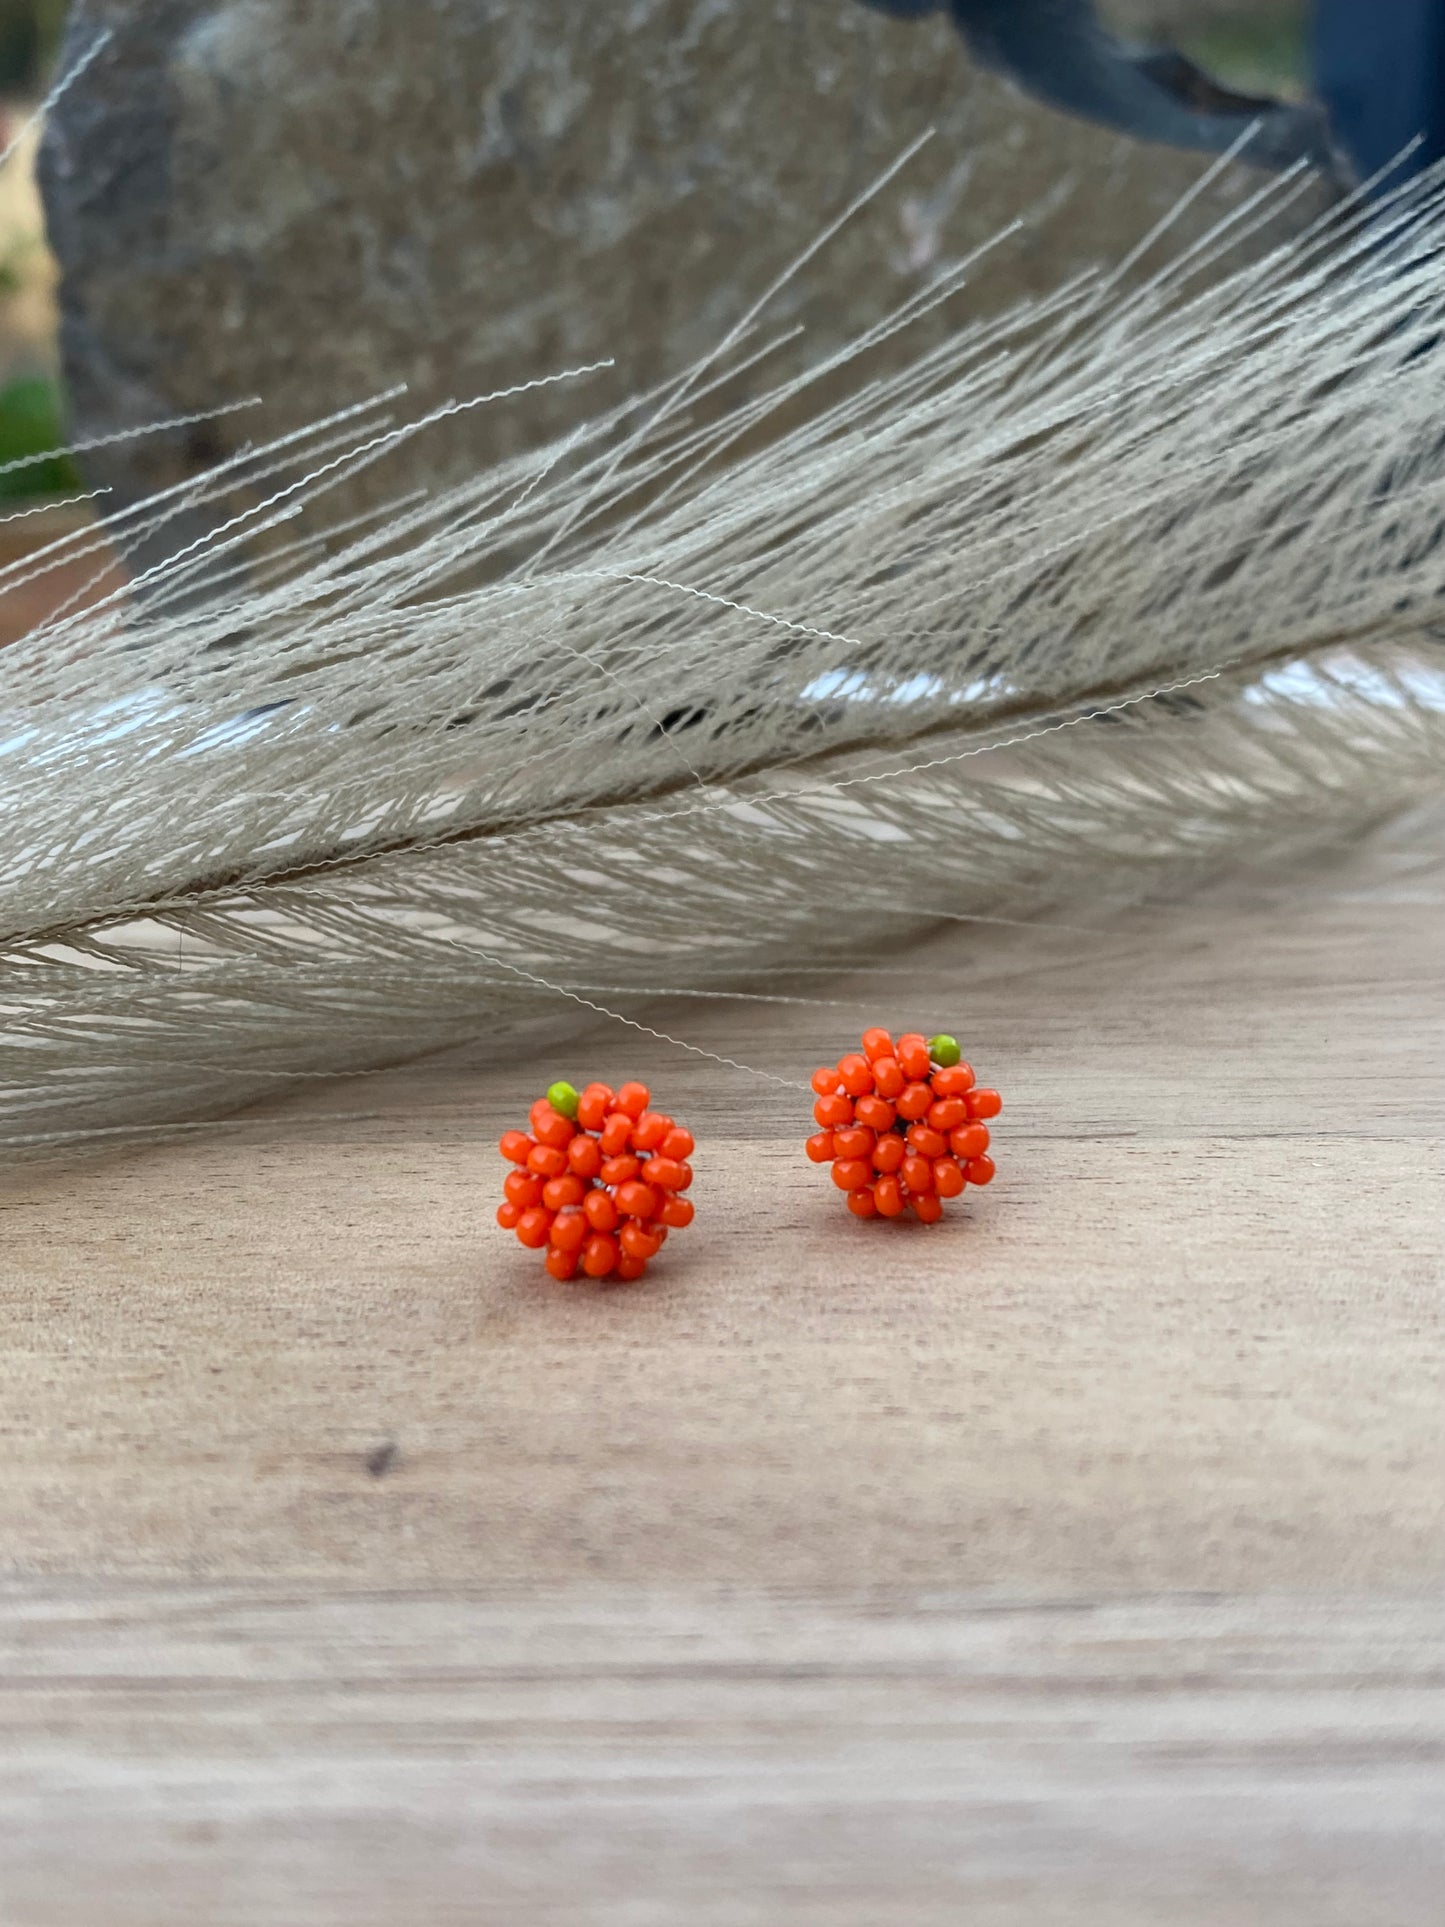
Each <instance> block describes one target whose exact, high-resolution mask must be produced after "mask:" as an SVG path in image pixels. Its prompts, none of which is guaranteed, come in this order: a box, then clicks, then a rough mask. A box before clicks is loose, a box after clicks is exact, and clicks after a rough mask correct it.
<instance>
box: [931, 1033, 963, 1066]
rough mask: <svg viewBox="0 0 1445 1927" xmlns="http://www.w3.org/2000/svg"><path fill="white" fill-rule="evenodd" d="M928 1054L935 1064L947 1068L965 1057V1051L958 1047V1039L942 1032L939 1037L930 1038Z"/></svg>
mask: <svg viewBox="0 0 1445 1927" xmlns="http://www.w3.org/2000/svg"><path fill="white" fill-rule="evenodd" d="M928 1055H929V1056H930V1057H931V1058H932V1059H933V1061H934V1063H935V1064H941V1065H942V1066H943V1067H944V1069H945V1070H946V1069H948V1068H950V1067H951V1066H952V1065H954V1064H957V1063H959V1062H961V1060H962V1058H963V1052H962V1051H961V1050H960V1049H959V1047H958V1039H957V1038H956V1037H947V1036H945V1035H943V1033H942V1032H940V1033H939V1035H938V1036H937V1037H930V1038H929V1040H928Z"/></svg>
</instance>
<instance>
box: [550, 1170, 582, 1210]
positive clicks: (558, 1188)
mask: <svg viewBox="0 0 1445 1927" xmlns="http://www.w3.org/2000/svg"><path fill="white" fill-rule="evenodd" d="M586 1190H587V1187H586V1185H585V1184H584V1183H583V1182H582V1180H581V1178H579V1177H578V1176H577V1174H576V1172H575V1171H564V1172H563V1173H562V1175H561V1177H560V1178H548V1180H547V1182H546V1183H545V1184H544V1185H543V1186H542V1202H543V1204H545V1205H546V1207H547V1209H548V1210H549V1211H561V1210H562V1209H563V1208H564V1207H565V1206H567V1205H569V1204H581V1202H582V1199H583V1196H584V1195H585V1193H586Z"/></svg>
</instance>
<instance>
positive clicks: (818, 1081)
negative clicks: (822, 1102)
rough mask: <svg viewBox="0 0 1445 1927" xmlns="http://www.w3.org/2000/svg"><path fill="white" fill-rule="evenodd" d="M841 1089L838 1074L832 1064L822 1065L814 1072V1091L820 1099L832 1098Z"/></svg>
mask: <svg viewBox="0 0 1445 1927" xmlns="http://www.w3.org/2000/svg"><path fill="white" fill-rule="evenodd" d="M841 1088H842V1086H841V1082H840V1079H839V1077H838V1073H837V1071H836V1070H835V1069H834V1068H833V1066H832V1065H831V1064H820V1065H819V1066H818V1068H817V1070H815V1071H814V1072H813V1089H814V1090H815V1091H816V1092H817V1093H818V1095H819V1097H832V1095H833V1094H834V1092H835V1091H837V1090H839V1089H841Z"/></svg>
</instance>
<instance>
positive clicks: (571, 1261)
mask: <svg viewBox="0 0 1445 1927" xmlns="http://www.w3.org/2000/svg"><path fill="white" fill-rule="evenodd" d="M545 1263H546V1266H547V1270H548V1272H549V1273H550V1274H551V1276H552V1277H554V1278H556V1279H557V1280H559V1282H560V1283H562V1284H566V1282H567V1280H568V1279H569V1278H575V1277H576V1276H577V1253H576V1251H575V1250H573V1248H572V1247H571V1246H570V1245H569V1246H567V1247H565V1248H564V1247H563V1246H561V1245H553V1247H552V1249H551V1250H550V1251H549V1252H548V1253H547V1257H546V1260H545Z"/></svg>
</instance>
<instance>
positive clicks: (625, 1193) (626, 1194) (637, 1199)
mask: <svg viewBox="0 0 1445 1927" xmlns="http://www.w3.org/2000/svg"><path fill="white" fill-rule="evenodd" d="M660 1202H661V1200H660V1199H659V1198H658V1195H657V1193H656V1192H655V1191H654V1190H653V1188H652V1186H651V1185H650V1184H639V1183H638V1182H637V1180H636V1179H633V1180H632V1182H631V1183H628V1184H620V1185H619V1186H618V1187H617V1209H618V1210H619V1211H620V1212H621V1213H622V1215H623V1216H624V1217H625V1218H650V1217H652V1215H653V1213H654V1212H655V1211H656V1210H657V1207H658V1205H659V1203H660Z"/></svg>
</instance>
